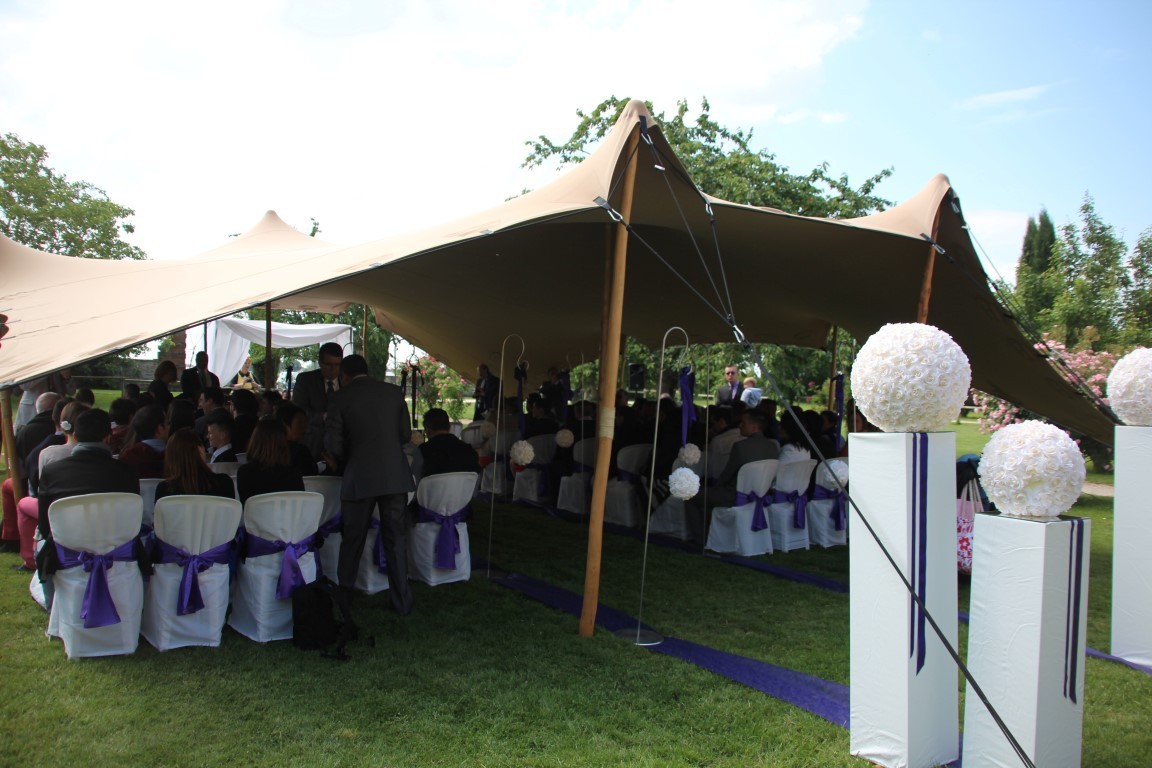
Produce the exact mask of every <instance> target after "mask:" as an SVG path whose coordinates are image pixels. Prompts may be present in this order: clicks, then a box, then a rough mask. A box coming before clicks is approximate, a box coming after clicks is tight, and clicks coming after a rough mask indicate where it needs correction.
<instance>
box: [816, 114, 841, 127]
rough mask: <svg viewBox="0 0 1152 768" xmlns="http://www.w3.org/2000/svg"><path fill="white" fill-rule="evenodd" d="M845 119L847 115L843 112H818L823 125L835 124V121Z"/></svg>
mask: <svg viewBox="0 0 1152 768" xmlns="http://www.w3.org/2000/svg"><path fill="white" fill-rule="evenodd" d="M847 119H848V115H846V114H845V113H843V112H821V113H820V122H822V123H824V124H825V125H835V124H837V123H842V122H844V121H845V120H847Z"/></svg>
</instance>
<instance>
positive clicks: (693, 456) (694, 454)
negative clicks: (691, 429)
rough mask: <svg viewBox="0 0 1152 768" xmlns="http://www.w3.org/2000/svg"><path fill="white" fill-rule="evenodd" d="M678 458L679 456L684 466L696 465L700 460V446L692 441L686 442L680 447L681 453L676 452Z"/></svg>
mask: <svg viewBox="0 0 1152 768" xmlns="http://www.w3.org/2000/svg"><path fill="white" fill-rule="evenodd" d="M676 458H678V459H679V460H680V463H682V464H683V465H684V466H686V467H694V466H696V464H697V463H698V462H699V461H700V448H698V447H697V446H695V445H693V444H692V443H685V444H684V446H683V447H682V448H681V449H680V453H678V454H676Z"/></svg>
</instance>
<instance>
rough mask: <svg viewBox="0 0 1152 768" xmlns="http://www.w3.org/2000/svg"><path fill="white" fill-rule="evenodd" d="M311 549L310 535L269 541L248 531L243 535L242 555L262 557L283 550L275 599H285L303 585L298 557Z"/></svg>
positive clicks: (302, 575) (302, 574)
mask: <svg viewBox="0 0 1152 768" xmlns="http://www.w3.org/2000/svg"><path fill="white" fill-rule="evenodd" d="M311 550H312V537H311V536H309V537H308V538H307V539H305V540H304V541H280V540H279V539H277V540H276V541H269V540H268V539H262V538H260V537H259V536H257V535H255V534H253V533H251V532H249V533H246V534H245V536H244V556H245V557H263V556H264V555H274V554H276V553H277V552H283V553H284V558H283V559H282V560H281V561H280V578H279V579H278V580H277V582H276V599H278V600H286V599H288V598H289V597H291V596H292V592H293V591H294V590H295V589H296V588H297V587H302V586H304V583H305V582H304V573H303V572H302V571H301V570H300V557H301V556H303V555H304V554H306V553H308V552H310V551H311Z"/></svg>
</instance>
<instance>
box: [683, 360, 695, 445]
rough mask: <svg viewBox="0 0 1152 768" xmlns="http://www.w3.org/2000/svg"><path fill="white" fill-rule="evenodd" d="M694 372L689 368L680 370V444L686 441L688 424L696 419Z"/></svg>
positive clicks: (684, 443)
mask: <svg viewBox="0 0 1152 768" xmlns="http://www.w3.org/2000/svg"><path fill="white" fill-rule="evenodd" d="M695 392H696V373H695V372H694V371H693V370H692V369H691V368H683V369H681V370H680V445H681V446H684V445H686V444H687V443H688V425H689V424H691V423H692V422H694V421H696V402H695Z"/></svg>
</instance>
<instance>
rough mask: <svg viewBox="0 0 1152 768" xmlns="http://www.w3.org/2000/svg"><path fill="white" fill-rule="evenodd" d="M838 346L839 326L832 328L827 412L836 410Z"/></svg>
mask: <svg viewBox="0 0 1152 768" xmlns="http://www.w3.org/2000/svg"><path fill="white" fill-rule="evenodd" d="M839 346H840V326H838V325H834V326H832V367H831V368H830V369H829V371H828V410H830V411H834V410H836V353H837V352H838V351H839Z"/></svg>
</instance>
